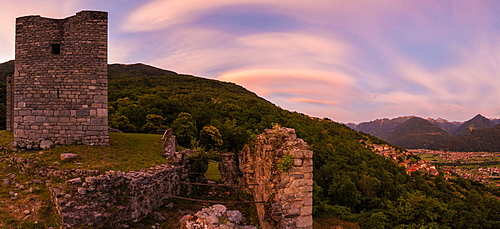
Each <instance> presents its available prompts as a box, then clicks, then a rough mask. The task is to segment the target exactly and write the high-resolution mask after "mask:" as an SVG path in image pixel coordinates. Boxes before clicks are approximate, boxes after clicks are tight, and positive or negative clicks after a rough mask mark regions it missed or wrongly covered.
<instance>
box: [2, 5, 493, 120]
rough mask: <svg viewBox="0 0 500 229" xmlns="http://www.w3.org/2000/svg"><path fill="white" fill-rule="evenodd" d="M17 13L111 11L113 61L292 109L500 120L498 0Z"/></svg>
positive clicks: (32, 8)
mask: <svg viewBox="0 0 500 229" xmlns="http://www.w3.org/2000/svg"><path fill="white" fill-rule="evenodd" d="M0 6H1V8H0V63H3V62H6V61H8V60H12V59H14V36H15V18H16V17H19V16H26V15H41V16H43V17H49V18H65V17H68V16H72V15H74V14H75V13H76V12H78V11H81V10H101V11H107V12H108V13H109V50H108V51H109V54H108V56H109V58H108V59H109V62H110V63H124V64H130V63H144V64H148V65H152V66H156V67H159V68H163V69H168V70H172V71H175V72H178V73H183V74H190V75H195V76H201V77H206V78H211V79H217V80H221V81H227V82H234V83H236V84H239V85H241V86H243V87H245V88H247V89H248V90H250V91H253V92H255V93H256V94H257V95H259V96H261V97H263V98H265V99H267V100H269V101H271V102H272V103H274V104H276V105H278V106H280V107H282V108H284V109H287V110H291V111H297V112H300V113H304V114H307V115H310V116H314V117H320V118H321V117H327V118H330V119H332V120H334V121H338V122H342V123H348V122H355V123H359V122H364V121H370V120H374V119H377V118H394V117H398V116H405V115H416V116H419V117H423V118H427V117H432V118H445V119H448V120H450V121H465V120H468V119H470V118H472V117H474V116H475V115H476V114H482V115H484V116H486V117H489V118H500V78H499V77H500V13H499V12H500V1H498V0H482V1H471V0H440V1H432V0H370V1H367V0H310V1H302V0H300V1H299V0H210V1H207V0H141V1H138V0H108V1H102V0H0Z"/></svg>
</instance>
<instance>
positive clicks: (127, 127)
mask: <svg viewBox="0 0 500 229" xmlns="http://www.w3.org/2000/svg"><path fill="white" fill-rule="evenodd" d="M109 124H110V126H111V127H113V128H116V129H119V130H121V131H123V132H126V133H133V132H135V131H136V130H137V128H136V127H135V126H134V125H132V123H130V120H128V118H127V116H125V115H119V114H117V115H113V116H112V117H111V119H110V121H109Z"/></svg>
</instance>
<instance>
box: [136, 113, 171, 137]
mask: <svg viewBox="0 0 500 229" xmlns="http://www.w3.org/2000/svg"><path fill="white" fill-rule="evenodd" d="M163 121H165V118H163V116H161V115H155V114H148V115H147V116H146V124H144V125H143V126H142V128H141V130H142V131H143V132H147V133H155V132H156V131H157V130H160V129H166V128H165V127H164V126H163V125H162V123H163Z"/></svg>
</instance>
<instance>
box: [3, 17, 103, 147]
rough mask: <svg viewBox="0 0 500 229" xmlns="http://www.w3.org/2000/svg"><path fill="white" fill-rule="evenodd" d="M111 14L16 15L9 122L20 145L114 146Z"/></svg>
mask: <svg viewBox="0 0 500 229" xmlns="http://www.w3.org/2000/svg"><path fill="white" fill-rule="evenodd" d="M107 46H108V14H107V12H99V11H81V12H78V13H77V14H76V15H74V16H71V17H68V18H64V19H51V18H44V17H40V16H38V15H37V16H25V17H20V18H17V20H16V58H15V71H14V75H13V76H12V78H11V79H8V82H10V83H11V85H10V87H9V89H10V90H9V91H8V93H7V94H8V98H7V100H8V105H7V109H8V110H9V112H8V118H7V122H8V127H9V129H10V130H11V131H14V141H15V142H16V143H17V145H18V146H20V147H25V146H36V145H38V144H40V142H41V141H43V140H50V141H52V142H53V143H55V144H72V143H81V144H86V145H108V144H109V136H108V94H107V91H108V65H107V53H108V52H107V48H108V47H107Z"/></svg>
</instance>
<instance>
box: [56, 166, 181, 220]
mask: <svg viewBox="0 0 500 229" xmlns="http://www.w3.org/2000/svg"><path fill="white" fill-rule="evenodd" d="M188 174H189V172H188V171H187V170H186V169H185V166H178V165H166V164H165V165H159V166H156V167H152V168H149V169H147V170H141V171H133V172H128V173H123V172H119V171H118V172H116V171H108V172H106V173H105V174H102V175H99V176H89V177H83V178H74V179H70V180H67V181H66V184H65V185H63V186H59V187H49V190H50V191H51V193H52V196H53V200H54V203H55V206H56V209H57V212H58V214H59V216H60V217H61V224H62V225H63V226H65V227H82V226H90V227H92V226H98V227H109V228H111V227H113V228H120V227H122V226H124V224H126V223H127V222H131V221H132V222H138V221H140V220H142V219H143V218H145V217H146V216H148V215H149V214H152V213H153V210H154V209H157V208H159V207H161V206H163V205H165V204H166V203H167V202H168V199H169V195H180V194H186V193H185V192H186V191H187V190H189V188H188V187H186V184H183V183H179V181H185V180H186V179H187V176H188Z"/></svg>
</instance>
